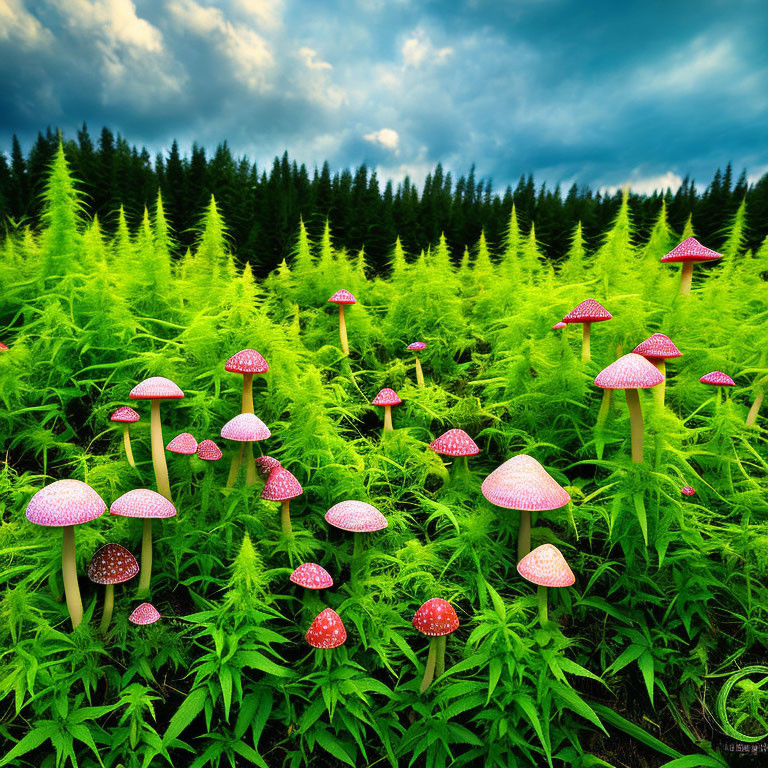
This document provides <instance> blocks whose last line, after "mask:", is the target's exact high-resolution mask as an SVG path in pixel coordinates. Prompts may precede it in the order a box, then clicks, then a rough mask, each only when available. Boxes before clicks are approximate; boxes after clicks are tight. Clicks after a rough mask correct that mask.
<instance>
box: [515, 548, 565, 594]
mask: <svg viewBox="0 0 768 768" xmlns="http://www.w3.org/2000/svg"><path fill="white" fill-rule="evenodd" d="M517 572H518V573H519V574H520V575H521V576H522V577H523V578H524V579H527V580H528V581H530V582H532V583H533V584H538V585H539V586H540V587H570V586H571V585H572V584H573V583H574V582H575V581H576V577H575V576H574V575H573V571H572V570H571V569H570V567H569V565H568V563H566V562H565V558H564V557H563V554H562V552H561V551H560V550H559V549H558V548H557V547H555V546H554V545H552V544H542V545H541V546H540V547H536V549H533V550H531V551H530V552H529V553H528V554H527V555H526V556H525V557H524V558H523V559H522V560H521V561H520V562H519V563H518V564H517Z"/></svg>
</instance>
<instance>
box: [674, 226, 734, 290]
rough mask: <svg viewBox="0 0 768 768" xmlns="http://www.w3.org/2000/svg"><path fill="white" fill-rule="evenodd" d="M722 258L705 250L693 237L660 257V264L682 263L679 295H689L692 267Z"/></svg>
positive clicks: (721, 255) (709, 250) (713, 252)
mask: <svg viewBox="0 0 768 768" xmlns="http://www.w3.org/2000/svg"><path fill="white" fill-rule="evenodd" d="M722 257H723V254H722V253H717V251H713V250H711V249H709V248H705V247H704V246H703V245H702V244H701V243H700V242H699V241H698V240H697V239H696V238H695V237H687V238H686V239H685V240H683V242H682V243H680V244H679V245H676V246H675V247H674V248H673V249H672V250H671V251H670V252H669V253H667V254H665V255H664V256H662V257H661V263H662V264H676V263H678V262H681V263H682V265H683V269H682V272H681V273H680V293H682V294H689V293H690V292H691V280H692V278H693V265H694V264H697V263H700V262H703V261H715V260H716V259H721V258H722Z"/></svg>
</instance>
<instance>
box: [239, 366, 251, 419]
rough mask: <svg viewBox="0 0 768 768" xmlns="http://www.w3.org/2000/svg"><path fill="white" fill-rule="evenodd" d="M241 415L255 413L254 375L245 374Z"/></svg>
mask: <svg viewBox="0 0 768 768" xmlns="http://www.w3.org/2000/svg"><path fill="white" fill-rule="evenodd" d="M240 412H241V413H253V374H252V373H244V374H243V404H242V406H241V409H240Z"/></svg>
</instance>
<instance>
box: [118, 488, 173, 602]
mask: <svg viewBox="0 0 768 768" xmlns="http://www.w3.org/2000/svg"><path fill="white" fill-rule="evenodd" d="M109 514H110V515H118V516H119V517H140V518H141V519H142V520H143V523H142V534H141V577H140V578H139V590H138V595H139V597H143V596H144V595H147V594H149V583H150V580H151V578H152V521H153V520H164V519H166V518H168V517H174V516H175V515H176V507H174V506H173V504H171V502H170V501H168V499H166V498H165V497H164V496H161V495H160V494H159V493H155V491H150V490H149V489H148V488H137V489H136V490H134V491H128V493H124V494H123V495H122V496H121V497H120V498H119V499H116V500H115V501H113V502H112V506H111V507H110V508H109Z"/></svg>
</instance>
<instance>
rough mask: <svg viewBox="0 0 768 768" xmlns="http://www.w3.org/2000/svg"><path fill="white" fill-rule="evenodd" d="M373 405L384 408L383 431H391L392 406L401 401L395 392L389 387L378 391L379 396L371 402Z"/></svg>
mask: <svg viewBox="0 0 768 768" xmlns="http://www.w3.org/2000/svg"><path fill="white" fill-rule="evenodd" d="M371 402H372V404H373V405H376V406H378V407H380V408H384V431H385V432H391V431H392V406H393V405H400V404H401V403H402V402H403V401H402V400H401V399H400V397H399V395H398V394H397V392H395V390H394V389H390V388H389V387H384V389H381V390H379V394H378V395H376V397H374V398H373V400H372V401H371Z"/></svg>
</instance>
